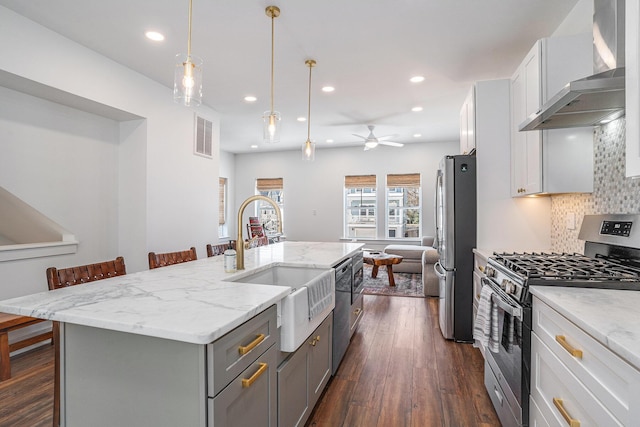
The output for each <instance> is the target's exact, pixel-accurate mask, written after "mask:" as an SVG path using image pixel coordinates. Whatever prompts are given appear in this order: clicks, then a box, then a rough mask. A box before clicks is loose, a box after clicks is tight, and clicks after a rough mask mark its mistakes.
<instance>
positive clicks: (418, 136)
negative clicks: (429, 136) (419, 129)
mask: <svg viewBox="0 0 640 427" xmlns="http://www.w3.org/2000/svg"><path fill="white" fill-rule="evenodd" d="M421 136H422V134H421V133H414V134H413V137H414V138H420V137H421Z"/></svg>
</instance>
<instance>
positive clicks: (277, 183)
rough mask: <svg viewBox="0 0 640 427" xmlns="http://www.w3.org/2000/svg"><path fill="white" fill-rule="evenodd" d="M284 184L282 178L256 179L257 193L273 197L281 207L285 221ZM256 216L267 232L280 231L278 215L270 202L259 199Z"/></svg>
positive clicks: (274, 232)
mask: <svg viewBox="0 0 640 427" xmlns="http://www.w3.org/2000/svg"><path fill="white" fill-rule="evenodd" d="M283 189H284V186H283V179H282V178H258V179H257V180H256V193H257V194H259V195H261V196H265V197H268V198H270V199H272V200H273V201H274V202H276V204H277V205H278V207H279V208H280V213H281V214H282V218H283V222H284V191H283ZM256 216H257V217H258V218H259V219H260V222H261V223H262V226H263V227H264V231H265V233H267V234H276V233H277V232H278V216H277V214H276V210H275V209H274V208H273V206H271V204H270V203H267V202H263V201H261V200H260V201H258V203H256Z"/></svg>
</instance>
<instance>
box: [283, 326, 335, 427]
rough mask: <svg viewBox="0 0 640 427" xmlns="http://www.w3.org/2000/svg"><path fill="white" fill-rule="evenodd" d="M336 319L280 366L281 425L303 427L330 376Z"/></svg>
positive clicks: (315, 333)
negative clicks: (334, 322)
mask: <svg viewBox="0 0 640 427" xmlns="http://www.w3.org/2000/svg"><path fill="white" fill-rule="evenodd" d="M332 336H333V316H327V318H326V319H325V320H324V322H322V323H321V324H320V326H318V328H317V329H316V330H315V331H314V332H313V334H311V336H310V337H309V338H308V339H307V341H306V342H305V344H303V345H302V346H300V348H298V349H297V350H296V351H295V352H294V353H291V354H290V355H289V356H288V357H287V358H286V359H285V360H284V361H283V362H282V363H281V364H280V366H279V367H278V426H279V427H289V426H303V425H304V424H305V422H306V421H307V419H308V418H309V415H310V414H311V411H312V410H313V407H314V406H315V404H316V403H317V402H318V399H319V398H320V395H321V394H322V391H323V390H324V388H325V386H326V385H327V383H328V382H329V378H330V377H331V361H332V354H333V353H332Z"/></svg>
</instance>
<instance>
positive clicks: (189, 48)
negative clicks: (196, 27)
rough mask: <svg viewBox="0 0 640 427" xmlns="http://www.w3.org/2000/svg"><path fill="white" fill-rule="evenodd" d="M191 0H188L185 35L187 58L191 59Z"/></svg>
mask: <svg viewBox="0 0 640 427" xmlns="http://www.w3.org/2000/svg"><path fill="white" fill-rule="evenodd" d="M192 7H193V0H189V36H188V37H187V59H188V60H190V59H191V9H192Z"/></svg>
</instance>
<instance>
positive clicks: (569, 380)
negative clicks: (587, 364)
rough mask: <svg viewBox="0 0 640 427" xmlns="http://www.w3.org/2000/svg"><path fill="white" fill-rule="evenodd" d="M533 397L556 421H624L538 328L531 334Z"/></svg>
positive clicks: (583, 423)
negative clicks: (545, 340) (570, 367)
mask: <svg viewBox="0 0 640 427" xmlns="http://www.w3.org/2000/svg"><path fill="white" fill-rule="evenodd" d="M531 399H533V400H535V401H536V402H537V404H538V405H539V409H540V411H541V412H542V414H543V416H544V418H545V419H546V420H547V421H549V422H550V423H552V424H555V425H559V426H562V425H569V421H570V420H576V421H578V422H579V423H580V426H582V427H588V426H594V427H596V426H621V425H622V424H621V423H620V422H619V421H618V420H617V419H616V418H615V417H614V416H613V415H612V414H611V413H610V412H609V411H607V410H606V409H605V407H604V405H603V404H602V403H601V402H600V401H599V400H598V399H597V398H596V397H595V396H594V395H593V394H592V393H591V392H589V390H587V387H585V386H584V384H582V383H581V382H580V381H579V380H578V379H577V378H576V376H575V375H573V374H572V373H571V372H570V371H569V370H568V369H567V367H566V366H565V365H564V364H563V363H562V362H561V361H560V359H558V358H557V357H556V356H555V355H554V354H553V353H552V351H551V350H550V349H549V347H547V345H546V344H544V343H543V342H542V341H541V340H540V338H539V337H538V336H537V335H536V333H535V332H534V333H532V334H531ZM563 412H564V414H563Z"/></svg>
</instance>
